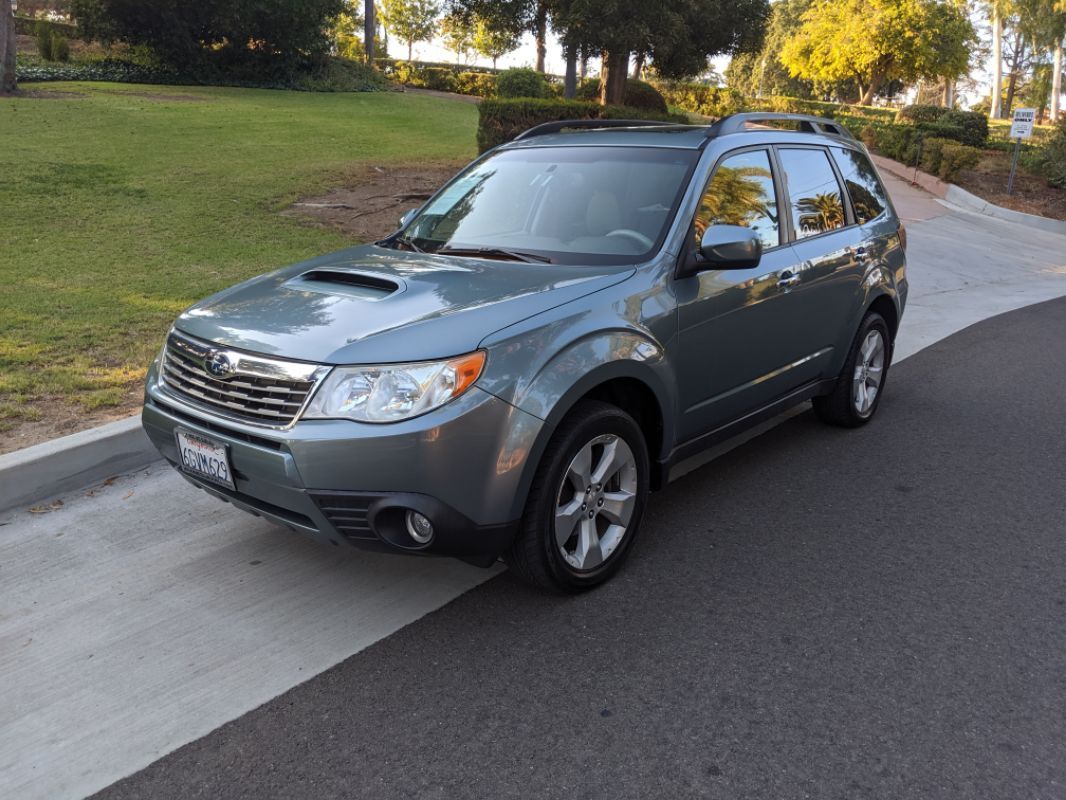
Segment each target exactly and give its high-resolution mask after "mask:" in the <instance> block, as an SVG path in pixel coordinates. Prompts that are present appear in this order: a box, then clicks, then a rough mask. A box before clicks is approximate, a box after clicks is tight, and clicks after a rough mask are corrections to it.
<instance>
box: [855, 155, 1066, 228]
mask: <svg viewBox="0 0 1066 800" xmlns="http://www.w3.org/2000/svg"><path fill="white" fill-rule="evenodd" d="M873 159H874V163H875V164H877V167H878V169H882V170H884V171H885V172H890V173H891V174H893V175H895V176H896V177H897V178H901V179H902V180H905V181H907V183H911V184H914V183H916V184H918V186H920V187H921V188H923V189H925V191H927V192H929V194H931V195H933V196H934V197H939V198H940V199H941V200H943V201H944V202H946V203H951V204H952V205H954V206H958V207H959V208H961V209H963V210H964V211H973V212H976V213H978V214H984V215H985V216H986V217H995V218H996V219H1002V220H1006V221H1007V222H1014V223H1016V224H1018V225H1026V226H1028V227H1030V228H1036V229H1038V230H1042V231H1047V232H1048V233H1058V234H1061V235H1063V236H1066V220H1061V219H1049V218H1048V217H1040V216H1037V215H1036V214H1026V213H1025V212H1023V211H1014V210H1013V209H1010V208H1003V206H997V205H995V204H993V203H989V202H988V201H987V200H982V199H981V198H980V197H978V196H977V195H975V194H972V193H970V192H968V191H966V190H965V189H963V188H962V187H959V186H956V185H955V184H953V183H946V182H944V181H942V180H940V178H937V177H936V176H934V175H929V174H928V173H925V172H922V171H921V170H918V172H917V174H915V170H914V167H908V166H907V165H905V164H901V163H899V162H898V161H893V160H892V159H891V158H885V157H884V156H878V155H875V156H873Z"/></svg>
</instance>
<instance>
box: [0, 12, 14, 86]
mask: <svg viewBox="0 0 1066 800" xmlns="http://www.w3.org/2000/svg"><path fill="white" fill-rule="evenodd" d="M14 13H15V12H14V11H12V10H11V3H10V2H8V0H0V94H14V93H15V90H16V89H17V88H18V86H17V84H16V83H15V17H14Z"/></svg>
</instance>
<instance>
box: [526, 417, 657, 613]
mask: <svg viewBox="0 0 1066 800" xmlns="http://www.w3.org/2000/svg"><path fill="white" fill-rule="evenodd" d="M648 478H649V464H648V447H647V444H646V443H645V441H644V435H643V434H642V433H641V430H640V427H639V426H638V425H637V423H636V422H635V421H634V420H633V418H632V417H631V416H629V415H628V414H626V413H625V412H624V411H622V410H621V409H619V408H617V407H616V406H612V405H610V404H608V403H602V402H599V401H583V402H582V403H580V404H579V405H578V406H577V407H576V408H575V409H574V410H573V411H572V412H571V413H570V414H569V415H568V416H567V417H566V419H564V420H563V422H562V424H561V425H560V426H559V429H558V430H557V431H556V432H555V435H554V436H553V437H552V439H551V442H549V444H548V447H547V449H546V451H545V453H544V456H543V458H542V459H541V462H540V465H539V466H538V467H537V472H536V476H535V477H534V479H533V485H532V487H531V488H530V493H529V499H528V501H527V503H526V512H525V515H524V517H523V519H522V528H521V531H520V533H519V535H518V538H517V539H516V541H515V543H514V545H513V546H512V547H511V550H510V551H509V552H508V554H507V555H506V556H505V558H506V561H507V563H508V565H509V566H510V567H511V569H512V570H513V571H514V572H515V573H516V574H518V575H519V576H520V577H522V578H524V579H525V580H526V581H528V582H530V583H532V584H534V585H535V586H538V587H540V588H543V589H549V590H553V591H564V592H578V591H582V590H585V589H590V588H592V587H593V586H597V585H599V584H601V583H603V582H604V581H606V580H607V579H608V578H610V577H611V576H612V575H613V574H614V573H615V572H617V571H618V568H619V567H620V566H621V565H622V562H623V561H624V560H625V558H626V556H627V555H628V553H629V551H630V549H631V548H632V546H633V541H634V539H635V538H636V535H637V530H638V529H639V527H640V520H641V517H642V516H643V513H644V504H645V501H646V499H647V494H648Z"/></svg>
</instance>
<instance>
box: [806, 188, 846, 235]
mask: <svg viewBox="0 0 1066 800" xmlns="http://www.w3.org/2000/svg"><path fill="white" fill-rule="evenodd" d="M796 210H797V211H798V212H799V226H800V229H801V230H802V231H803V232H804V233H822V232H824V231H831V230H833V229H834V228H842V227H844V204H843V203H842V202H841V200H840V194H839V193H837V192H831V193H828V194H816V195H815V196H814V197H801V198H800V199H799V200H797V201H796Z"/></svg>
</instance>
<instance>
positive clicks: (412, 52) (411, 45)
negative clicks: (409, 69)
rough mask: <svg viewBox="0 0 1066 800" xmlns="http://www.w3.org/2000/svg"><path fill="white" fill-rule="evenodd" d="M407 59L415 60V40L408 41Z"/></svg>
mask: <svg viewBox="0 0 1066 800" xmlns="http://www.w3.org/2000/svg"><path fill="white" fill-rule="evenodd" d="M407 60H408V61H414V60H415V43H414V42H408V43H407Z"/></svg>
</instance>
